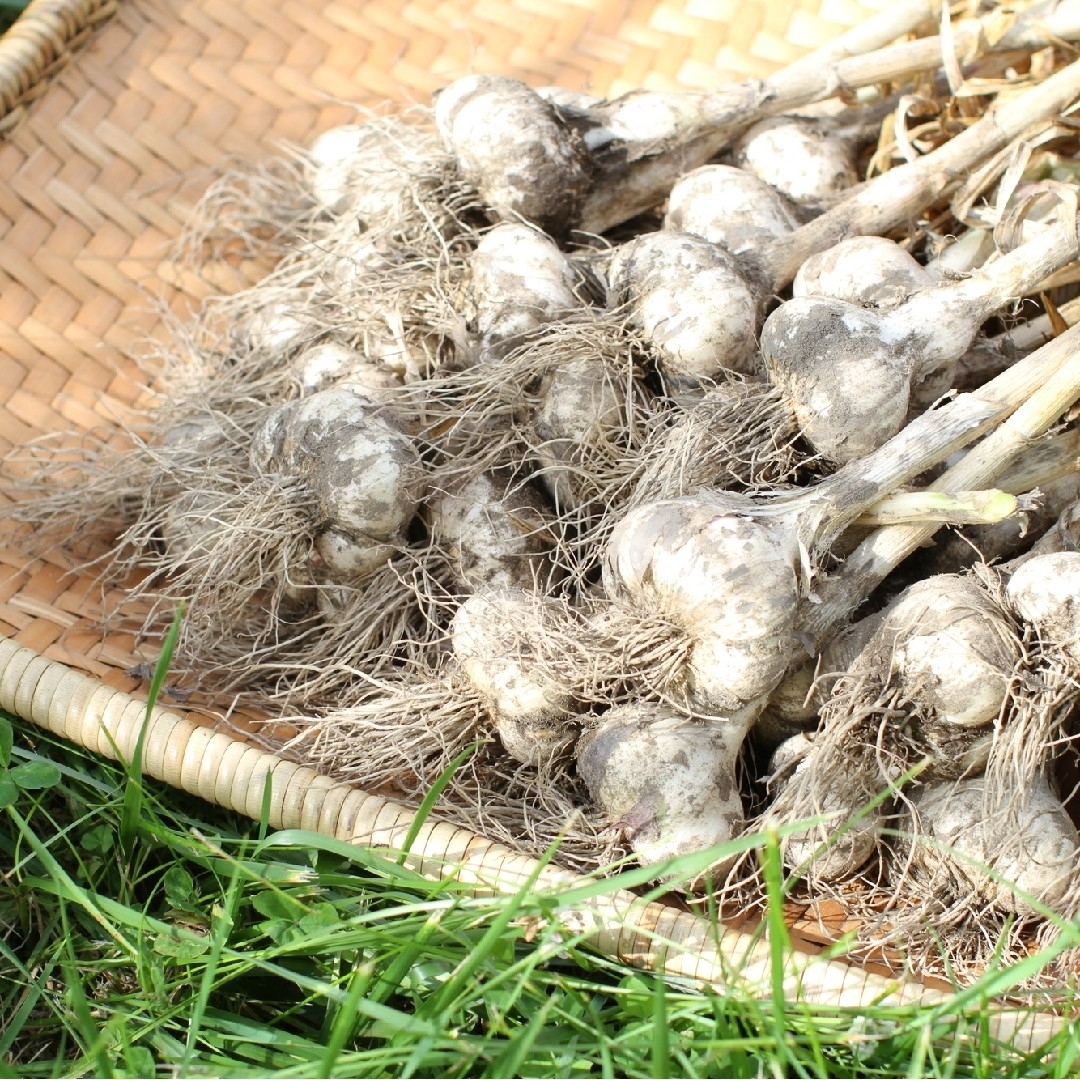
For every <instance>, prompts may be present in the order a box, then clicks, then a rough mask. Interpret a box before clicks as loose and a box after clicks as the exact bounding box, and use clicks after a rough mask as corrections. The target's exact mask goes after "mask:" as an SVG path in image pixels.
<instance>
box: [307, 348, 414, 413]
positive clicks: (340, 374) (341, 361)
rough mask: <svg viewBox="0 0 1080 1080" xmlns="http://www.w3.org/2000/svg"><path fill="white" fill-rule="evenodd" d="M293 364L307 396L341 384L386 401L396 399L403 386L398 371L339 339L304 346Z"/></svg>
mask: <svg viewBox="0 0 1080 1080" xmlns="http://www.w3.org/2000/svg"><path fill="white" fill-rule="evenodd" d="M293 368H294V370H295V371H296V374H297V378H298V379H299V381H300V389H301V392H302V393H303V394H304V395H306V396H310V395H311V394H319V393H322V391H324V390H330V389H334V388H339V389H346V390H352V391H355V392H356V393H357V394H360V395H362V396H363V397H365V398H367V399H368V400H369V401H372V402H376V403H379V404H385V403H388V402H391V401H393V400H394V398H395V393H394V392H395V390H397V389H398V388H399V387H401V386H402V381H401V377H400V376H399V375H398V374H397V372H395V371H392V370H390V368H388V367H384V366H382V365H381V364H379V363H378V362H376V361H375V360H372V359H371V357H369V356H367V355H366V354H364V353H362V352H360V351H359V350H357V349H350V348H349V347H348V346H347V345H342V344H341V343H340V342H336V341H324V342H321V343H320V344H318V345H315V346H313V347H312V348H310V349H307V350H305V351H304V352H303V353H301V354H300V355H299V356H298V357H297V358H296V359H295V360H294V361H293Z"/></svg>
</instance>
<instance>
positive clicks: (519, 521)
mask: <svg viewBox="0 0 1080 1080" xmlns="http://www.w3.org/2000/svg"><path fill="white" fill-rule="evenodd" d="M428 508H429V511H430V514H431V519H432V533H433V535H434V537H435V538H436V542H437V543H438V546H439V547H440V548H442V549H443V550H445V551H446V553H447V555H448V556H449V558H450V560H451V563H452V565H453V568H454V572H455V577H456V578H457V580H458V582H459V583H460V584H461V586H462V587H463V588H464V589H468V590H472V591H479V590H481V589H488V588H494V589H510V588H518V589H533V588H535V587H536V586H537V585H538V584H539V585H540V586H541V587H542V586H543V584H544V583H545V582H547V581H548V580H549V579H550V578H551V577H552V576H553V574H554V570H553V566H552V560H551V553H552V551H553V550H554V549H555V547H556V544H557V540H556V536H555V532H554V529H553V521H552V519H551V515H550V513H549V512H548V510H547V507H546V506H545V505H544V501H543V500H542V499H541V497H540V495H539V493H538V492H536V491H535V490H534V489H533V488H531V487H528V486H527V485H525V484H523V483H521V482H520V481H518V482H514V481H512V478H511V477H510V475H509V474H508V473H507V474H505V475H504V474H503V473H500V472H486V473H481V474H480V475H479V476H474V477H470V478H468V479H466V480H464V481H461V482H459V483H456V484H454V485H452V486H451V487H449V488H448V489H447V490H444V491H440V492H436V493H435V494H433V495H432V497H431V498H430V499H429V500H428Z"/></svg>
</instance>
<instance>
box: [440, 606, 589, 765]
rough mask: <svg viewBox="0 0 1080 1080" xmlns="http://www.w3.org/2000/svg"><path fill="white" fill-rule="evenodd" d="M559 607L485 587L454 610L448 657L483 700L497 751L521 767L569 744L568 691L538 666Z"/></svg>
mask: <svg viewBox="0 0 1080 1080" xmlns="http://www.w3.org/2000/svg"><path fill="white" fill-rule="evenodd" d="M560 611H561V608H560V607H559V606H558V605H557V604H556V603H555V602H554V601H551V600H548V599H545V598H544V597H542V596H540V595H538V594H534V593H530V592H528V591H526V590H523V589H495V588H490V589H484V590H483V591H482V592H477V593H473V595H472V596H470V597H468V598H467V599H466V600H465V601H464V603H462V605H461V606H460V607H459V608H458V610H457V612H456V614H455V615H454V621H453V623H452V624H451V628H450V638H451V642H452V644H453V649H454V656H455V658H456V659H457V661H458V663H459V664H460V665H461V669H462V671H464V673H465V675H466V677H467V678H468V680H469V682H470V683H471V684H472V686H473V688H474V689H475V690H476V691H477V693H478V694H480V696H481V697H482V698H483V699H484V701H485V703H486V704H487V706H488V709H489V710H490V712H491V714H492V717H493V719H494V721H495V726H496V729H497V730H498V732H499V737H500V740H501V741H502V744H503V748H504V749H505V750H506V752H507V753H508V754H510V755H511V757H514V758H516V759H517V760H518V761H521V762H524V763H525V764H527V765H537V764H540V763H541V762H543V761H544V760H546V759H549V758H550V757H551V755H552V753H553V752H556V751H557V750H558V749H561V748H562V747H563V746H565V745H566V743H567V742H568V740H569V738H570V730H571V729H570V728H569V726H568V724H567V723H566V721H567V720H569V718H570V717H571V716H572V715H573V714H574V712H575V711H576V708H575V703H574V700H573V697H572V696H571V695H570V694H569V693H568V691H567V690H566V688H565V687H564V686H563V685H561V684H560V683H559V682H557V681H556V680H555V679H554V678H553V677H552V676H551V675H550V674H548V673H547V671H546V669H545V668H544V666H543V665H541V664H538V663H537V656H538V654H539V651H540V650H541V648H542V643H543V640H544V635H545V634H546V633H548V632H549V627H550V626H551V625H553V624H554V622H555V621H556V620H557V618H558V614H559V612H560Z"/></svg>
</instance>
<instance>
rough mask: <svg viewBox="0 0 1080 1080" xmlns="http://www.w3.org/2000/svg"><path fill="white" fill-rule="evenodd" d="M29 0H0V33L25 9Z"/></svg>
mask: <svg viewBox="0 0 1080 1080" xmlns="http://www.w3.org/2000/svg"><path fill="white" fill-rule="evenodd" d="M29 3H30V0H0V34H2V33H3V32H4V31H5V30H7V29H8V28H9V27H11V25H12V24H13V23H14V22H15V20H16V19H17V18H18V17H19V16H20V15H21V14H22V13H23V12H24V11H25V10H26V6H27V4H29Z"/></svg>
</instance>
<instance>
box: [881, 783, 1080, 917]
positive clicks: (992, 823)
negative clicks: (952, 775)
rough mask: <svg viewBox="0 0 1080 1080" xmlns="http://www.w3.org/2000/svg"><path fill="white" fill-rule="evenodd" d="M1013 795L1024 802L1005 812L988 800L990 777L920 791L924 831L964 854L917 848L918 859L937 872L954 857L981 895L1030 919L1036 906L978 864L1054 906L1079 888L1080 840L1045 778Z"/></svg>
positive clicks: (916, 797) (917, 805) (913, 795)
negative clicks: (939, 865) (944, 861)
mask: <svg viewBox="0 0 1080 1080" xmlns="http://www.w3.org/2000/svg"><path fill="white" fill-rule="evenodd" d="M1011 794H1014V795H1015V798H1016V799H1017V800H1021V801H1020V805H1018V806H1007V807H1005V808H1001V809H998V808H996V807H995V805H994V803H993V802H992V801H991V800H990V799H989V798H988V794H987V790H986V778H985V777H983V776H978V777H973V778H970V779H967V780H959V781H956V782H954V783H944V784H927V785H924V786H920V787H916V788H915V789H914V790H912V791H910V792H909V797H910V799H911V803H912V808H913V812H914V813H915V814H916V816H917V820H918V823H919V829H918V831H919V832H920V833H922V834H923V835H925V836H928V837H930V838H931V840H936V841H938V842H939V843H941V844H944V845H946V846H948V847H950V848H953V849H954V850H955V852H956V854H955V856H953V855H951V854H949V853H945V854H942V853H941V852H940V848H938V846H937V845H930V844H920V843H916V844H915V845H914V852H913V857H914V859H915V860H917V861H918V862H921V863H922V864H924V865H925V867H926V870H927V872H928V873H930V874H933V872H934V870H935V868H936V864H939V863H940V861H941V860H942V859H947V860H948V861H949V863H950V865H951V868H952V869H953V870H954V872H955V873H956V874H958V875H959V876H960V877H962V878H963V879H964V880H966V881H967V882H968V883H969V884H970V886H971V888H972V889H973V890H974V893H975V895H976V897H978V898H980V899H982V900H984V902H986V903H992V904H995V905H997V907H998V908H999V909H1001V910H1003V911H1008V912H1015V913H1018V914H1028V913H1030V912H1031V907H1030V905H1029V904H1028V903H1027V902H1026V901H1025V900H1022V899H1021V898H1020V897H1018V896H1017V895H1016V894H1015V893H1014V892H1013V891H1012V890H1011V889H1010V888H1009V887H1008V885H1007V884H1003V883H1000V882H997V881H994V880H993V879H992V878H991V877H990V876H989V875H988V874H986V873H985V872H984V871H982V870H980V869H979V868H978V867H977V866H974V865H972V862H976V863H981V864H985V865H988V866H989V867H990V868H991V869H993V870H995V871H996V872H997V873H998V874H1000V875H1001V876H1002V877H1003V878H1004V879H1005V882H1011V883H1012V884H1013V885H1015V886H1017V887H1018V888H1019V889H1022V890H1023V891H1024V892H1026V893H1030V894H1031V895H1032V896H1034V897H1035V898H1036V899H1037V900H1040V901H1042V903H1044V904H1047V905H1048V906H1050V907H1053V906H1054V905H1056V904H1058V903H1059V902H1060V901H1061V900H1062V898H1063V897H1064V896H1065V894H1066V893H1067V892H1068V891H1069V889H1070V887H1072V886H1073V885H1074V883H1075V877H1076V872H1077V864H1078V861H1080V837H1078V836H1077V832H1076V826H1075V825H1073V823H1072V820H1071V819H1070V818H1069V815H1068V813H1066V811H1065V808H1064V807H1063V806H1062V804H1061V800H1060V799H1058V797H1057V796H1056V795H1055V794H1054V793H1053V792H1052V791H1051V790H1050V787H1049V785H1048V783H1047V781H1046V779H1045V778H1044V777H1042V776H1040V777H1037V778H1036V780H1035V781H1034V782H1033V783H1032V784H1031V785H1030V786H1029V787H1028V789H1027V790H1026V791H1024V792H1022V793H1020V792H1017V793H1011ZM1006 801H1008V799H1007V800H1006ZM901 828H903V826H901ZM969 860H970V861H969Z"/></svg>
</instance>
